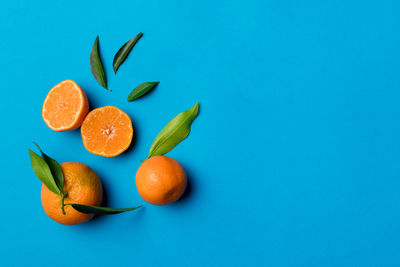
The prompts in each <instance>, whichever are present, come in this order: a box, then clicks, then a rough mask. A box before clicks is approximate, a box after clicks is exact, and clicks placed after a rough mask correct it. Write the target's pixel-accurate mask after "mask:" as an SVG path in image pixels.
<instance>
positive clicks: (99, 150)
mask: <svg viewBox="0 0 400 267" xmlns="http://www.w3.org/2000/svg"><path fill="white" fill-rule="evenodd" d="M81 134H82V141H83V145H84V146H85V148H86V149H87V151H89V152H91V153H93V154H96V155H100V156H104V157H115V156H117V155H119V154H121V153H122V152H124V151H125V150H126V149H127V148H128V147H129V145H130V144H131V142H132V137H133V127H132V121H131V119H130V118H129V116H128V115H127V114H126V113H125V112H123V111H122V110H120V109H119V108H117V107H114V106H106V107H101V108H96V109H94V110H92V111H91V112H89V114H88V115H87V116H86V118H85V120H84V121H83V123H82V127H81Z"/></svg>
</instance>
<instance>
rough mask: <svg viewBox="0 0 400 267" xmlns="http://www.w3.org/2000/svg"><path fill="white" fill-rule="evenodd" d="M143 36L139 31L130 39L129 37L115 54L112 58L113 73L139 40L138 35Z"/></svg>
mask: <svg viewBox="0 0 400 267" xmlns="http://www.w3.org/2000/svg"><path fill="white" fill-rule="evenodd" d="M142 36H143V33H141V32H140V33H139V34H138V35H136V36H135V37H133V38H132V39H130V40H129V41H128V42H126V43H125V44H124V45H123V46H122V47H121V48H120V49H119V50H118V52H117V53H116V54H115V56H114V60H113V68H114V73H117V70H118V68H119V66H121V64H122V63H123V62H124V61H125V59H126V57H127V56H128V55H129V53H130V52H131V50H132V48H133V47H134V46H135V44H136V43H137V41H139V39H140V37H142Z"/></svg>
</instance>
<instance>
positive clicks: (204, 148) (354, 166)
mask: <svg viewBox="0 0 400 267" xmlns="http://www.w3.org/2000/svg"><path fill="white" fill-rule="evenodd" d="M399 12H400V2H399V1H395V0H392V1H368V0H367V1H365V0H364V1H361V0H360V1H356V0H350V1H319V0H318V1H317V0H315V1H312V0H308V1H295V0H267V1H265V0H263V1H261V0H259V1H235V0H232V1H209V0H203V1H196V2H194V1H177V0H176V1H152V0H148V1H105V0H104V1H93V2H89V1H71V0H69V1H11V0H9V1H1V4H0V36H1V37H0V38H1V41H0V62H1V63H0V76H1V98H2V103H1V105H0V114H1V122H2V128H1V131H0V139H1V147H2V156H1V161H0V162H1V163H0V164H1V166H0V167H1V176H2V178H1V179H0V188H1V193H0V200H1V203H2V208H1V225H0V226H1V227H0V236H1V247H0V261H1V262H0V265H2V266H57V265H62V266H399V265H400V257H399V250H400V226H399V224H400V214H399V205H400V194H399V187H400V179H399V174H400V165H399V160H400V138H399V136H400V124H399V115H400V106H399V98H400V91H399V86H400V75H399V72H400V63H399V62H400V49H399V47H400V34H399V32H400V13H399ZM140 31H142V32H143V33H144V36H143V38H142V39H141V40H140V41H139V42H138V44H137V45H136V47H135V48H134V49H133V51H132V53H131V55H130V56H129V58H128V59H127V61H126V62H125V63H124V64H123V65H122V66H121V68H120V69H119V71H118V73H117V75H114V74H113V71H112V59H113V56H114V54H115V53H116V52H117V50H118V49H119V48H120V46H121V45H122V44H123V43H124V42H126V41H127V40H128V39H130V38H131V37H133V36H134V35H136V34H137V33H138V32H140ZM96 35H99V36H100V50H101V53H102V59H103V63H104V65H105V68H106V73H107V77H108V83H109V87H110V88H111V89H113V92H111V93H109V92H107V91H106V90H104V89H103V88H102V87H101V86H100V85H99V84H97V82H96V81H95V79H94V78H93V77H92V74H91V72H90V67H89V54H90V50H91V47H92V45H93V42H94V40H95V38H96ZM68 78H69V79H73V80H75V81H76V82H77V83H78V84H79V85H80V86H81V87H82V88H83V89H84V90H85V91H86V92H87V95H88V97H89V101H90V105H91V107H92V108H94V107H100V106H105V105H115V106H118V107H120V108H121V109H123V110H124V111H126V112H127V113H128V114H129V115H130V116H131V118H132V120H133V122H134V127H135V130H136V134H137V135H136V139H135V145H134V147H133V149H131V150H130V151H128V152H127V153H124V154H123V155H121V156H118V157H115V158H103V157H99V156H96V155H93V154H90V153H89V152H87V151H86V150H85V149H84V147H83V145H82V141H81V137H80V132H79V131H72V132H65V133H58V132H54V131H52V130H50V129H49V128H48V127H47V126H46V125H45V124H44V122H43V120H42V118H41V106H42V102H43V100H44V98H45V96H46V94H47V92H48V91H49V90H50V88H51V87H52V86H54V85H55V84H57V83H58V82H60V81H62V80H64V79H68ZM156 80H159V81H161V83H160V85H159V86H158V87H157V88H156V89H155V90H154V91H153V92H152V93H151V94H149V95H147V96H145V97H143V98H142V99H140V100H138V101H135V102H132V103H128V102H127V101H126V97H127V95H128V94H129V92H130V91H131V90H132V89H133V88H134V87H136V86H137V85H138V84H140V83H142V82H145V81H156ZM196 101H199V102H200V104H201V112H200V114H199V116H198V118H197V120H196V121H195V122H194V124H193V126H192V133H191V134H190V136H189V138H188V139H186V140H185V141H184V142H183V143H181V144H180V145H179V146H177V147H176V148H175V149H174V150H173V151H172V152H170V153H169V154H168V156H170V157H173V158H175V159H177V160H178V161H179V162H181V164H182V165H183V166H184V168H185V169H186V170H187V173H188V176H189V180H190V188H189V190H188V193H187V194H186V195H185V196H184V198H183V199H182V200H180V201H178V202H176V203H174V204H172V205H169V206H164V207H157V206H152V205H150V204H147V205H145V208H143V209H142V210H140V211H137V212H131V213H125V214H120V215H116V216H108V217H99V218H96V219H94V220H92V221H90V222H89V223H85V224H82V225H77V226H72V227H71V226H63V225H59V224H57V223H55V222H53V221H52V220H50V219H49V218H48V217H47V216H46V215H45V213H44V212H43V210H42V207H41V203H40V186H41V184H40V182H39V181H38V180H37V179H36V178H35V176H34V174H33V172H32V169H31V167H30V162H29V156H28V152H27V149H28V148H33V145H32V143H31V142H32V141H36V142H38V143H39V144H40V145H41V146H42V148H43V149H44V151H45V152H47V153H48V154H49V155H51V156H52V157H54V158H56V159H57V160H58V161H59V162H64V161H78V162H83V163H86V164H88V165H89V166H90V167H92V168H93V169H94V170H95V171H96V172H97V173H98V174H99V175H100V177H101V179H102V181H103V184H104V187H105V190H106V204H107V205H109V206H113V207H129V206H134V205H138V204H142V203H144V201H143V200H142V199H141V198H140V196H139V194H138V192H137V190H136V187H135V182H134V178H135V173H136V170H137V169H138V167H139V166H140V161H139V160H141V159H144V158H145V157H146V155H147V153H148V150H149V148H150V145H151V143H152V141H153V140H154V138H155V136H156V135H157V133H158V132H159V131H160V130H161V129H162V128H163V126H164V125H165V124H166V123H167V122H168V121H169V120H170V119H172V118H173V117H174V116H175V115H177V114H178V113H179V112H181V111H184V110H186V109H189V108H190V107H192V106H193V105H194V103H195V102H196ZM54 264H55V265H54Z"/></svg>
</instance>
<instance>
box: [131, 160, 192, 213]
mask: <svg viewBox="0 0 400 267" xmlns="http://www.w3.org/2000/svg"><path fill="white" fill-rule="evenodd" d="M186 184H187V179H186V173H185V170H184V169H183V168H182V166H181V165H180V164H179V162H178V161H176V160H174V159H172V158H169V157H166V156H154V157H151V158H149V159H147V160H145V161H144V162H143V163H142V165H141V166H140V167H139V169H138V171H137V173H136V187H137V189H138V191H139V194H140V196H141V197H142V198H143V199H144V200H145V201H147V202H149V203H151V204H153V205H159V206H162V205H167V204H170V203H172V202H174V201H176V200H178V199H179V198H180V197H181V196H182V194H183V192H184V191H185V189H186Z"/></svg>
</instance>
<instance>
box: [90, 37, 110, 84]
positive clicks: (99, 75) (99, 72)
mask: <svg viewBox="0 0 400 267" xmlns="http://www.w3.org/2000/svg"><path fill="white" fill-rule="evenodd" d="M90 70H91V71H92V74H93V76H94V78H95V79H96V81H97V82H98V83H99V84H100V85H101V86H103V87H104V88H105V89H107V90H108V91H111V90H110V89H108V88H107V79H106V75H105V73H104V68H103V63H101V59H100V53H99V36H97V37H96V41H94V44H93V47H92V51H91V52H90Z"/></svg>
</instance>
